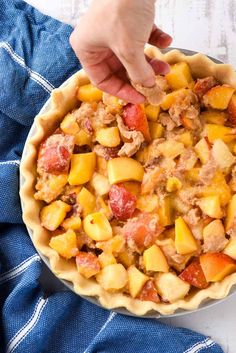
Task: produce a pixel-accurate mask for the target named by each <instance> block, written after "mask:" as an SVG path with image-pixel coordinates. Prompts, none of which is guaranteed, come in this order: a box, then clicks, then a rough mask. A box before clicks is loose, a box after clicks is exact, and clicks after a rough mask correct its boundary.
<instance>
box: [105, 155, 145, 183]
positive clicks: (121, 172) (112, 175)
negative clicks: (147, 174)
mask: <svg viewBox="0 0 236 353" xmlns="http://www.w3.org/2000/svg"><path fill="white" fill-rule="evenodd" d="M107 172H108V179H109V183H110V184H117V183H121V182H123V181H131V180H134V181H139V182H140V181H142V180H143V175H144V169H143V166H142V165H141V164H140V163H139V162H137V161H136V160H135V159H133V158H129V157H118V158H113V159H110V160H109V161H108V164H107Z"/></svg>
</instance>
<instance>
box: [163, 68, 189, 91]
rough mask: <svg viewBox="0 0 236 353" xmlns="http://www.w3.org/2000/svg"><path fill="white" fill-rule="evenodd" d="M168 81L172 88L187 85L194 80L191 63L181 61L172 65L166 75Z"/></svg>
mask: <svg viewBox="0 0 236 353" xmlns="http://www.w3.org/2000/svg"><path fill="white" fill-rule="evenodd" d="M166 79H167V82H168V84H169V86H170V87H171V89H172V90H176V89H180V88H183V87H187V86H188V84H189V83H190V82H192V81H193V78H192V75H191V71H190V68H189V65H188V64H187V63H186V62H179V63H176V64H174V65H171V68H170V72H169V73H168V74H167V75H166Z"/></svg>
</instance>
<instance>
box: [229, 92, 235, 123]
mask: <svg viewBox="0 0 236 353" xmlns="http://www.w3.org/2000/svg"><path fill="white" fill-rule="evenodd" d="M227 111H228V115H229V122H230V124H231V125H232V126H236V93H234V94H233V96H232V98H231V100H230V102H229V105H228V110H227Z"/></svg>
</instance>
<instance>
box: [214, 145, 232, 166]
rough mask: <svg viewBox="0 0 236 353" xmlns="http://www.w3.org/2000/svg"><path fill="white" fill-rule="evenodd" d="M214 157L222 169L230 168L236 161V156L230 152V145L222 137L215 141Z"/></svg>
mask: <svg viewBox="0 0 236 353" xmlns="http://www.w3.org/2000/svg"><path fill="white" fill-rule="evenodd" d="M212 157H213V158H214V160H215V161H216V163H217V165H218V167H220V169H228V168H230V167H231V166H232V164H233V163H235V157H234V156H233V155H232V153H231V152H230V150H229V148H228V146H227V145H226V144H225V143H224V142H223V141H222V140H220V139H218V140H215V141H214V144H213V146H212Z"/></svg>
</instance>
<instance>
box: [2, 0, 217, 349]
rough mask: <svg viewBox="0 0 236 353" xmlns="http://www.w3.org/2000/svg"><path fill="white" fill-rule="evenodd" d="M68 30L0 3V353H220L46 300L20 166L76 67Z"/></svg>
mask: <svg viewBox="0 0 236 353" xmlns="http://www.w3.org/2000/svg"><path fill="white" fill-rule="evenodd" d="M71 30H72V29H71V27H69V26H67V25H64V24H62V23H60V22H58V21H56V20H54V19H52V18H49V17H47V16H44V15H42V14H41V13H40V12H38V11H37V10H35V9H34V8H33V7H31V6H29V5H27V4H26V3H25V2H23V1H22V0H1V2H0V82H1V88H0V209H1V212H0V306H1V308H0V310H1V329H0V351H1V352H4V353H5V352H7V353H10V352H15V353H17V352H20V353H23V352H24V353H28V352H30V353H44V352H50V353H54V352H55V353H60V352H61V353H67V352H68V353H74V352H76V353H78V352H84V353H85V352H86V353H92V352H94V353H95V352H97V353H98V352H101V353H112V352H114V353H115V352H116V353H120V352H122V353H124V352H125V353H129V352H130V353H132V352H142V353H144V352H148V353H149V352H150V353H152V352H158V353H172V352H173V353H183V352H185V353H187V352H188V353H197V352H202V353H203V352H215V353H220V352H221V353H222V350H221V348H220V347H219V346H218V345H217V344H216V343H215V342H213V341H212V340H211V339H210V338H209V337H205V336H203V335H200V334H198V333H194V332H192V331H190V330H187V329H183V328H173V327H170V326H167V325H164V324H162V323H160V322H159V321H158V320H150V319H141V318H140V319H139V318H132V317H128V316H127V317H126V316H122V315H120V314H116V313H114V312H109V311H107V310H104V309H101V308H100V307H97V306H95V305H93V304H91V303H89V302H88V301H86V300H84V299H82V298H80V297H79V296H77V295H76V294H74V293H73V292H71V291H69V290H68V289H66V288H64V287H62V288H61V290H60V291H54V292H52V293H50V294H48V293H47V294H48V295H45V292H44V291H43V289H42V286H41V280H40V275H41V269H42V263H41V259H40V257H39V255H38V254H37V252H36V250H35V249H34V247H33V245H32V243H31V240H30V238H29V236H28V234H27V230H26V228H25V226H24V225H23V222H22V218H21V208H20V201H19V197H18V191H19V183H18V178H19V175H18V173H19V163H20V158H21V154H22V149H23V145H24V141H25V139H26V136H27V134H28V131H29V128H30V126H31V124H32V123H33V119H34V116H35V115H36V114H37V112H38V111H39V110H40V108H41V107H42V105H43V104H44V103H45V101H46V100H47V99H48V98H49V96H50V92H51V91H52V89H53V88H54V87H58V86H59V85H60V84H61V83H62V82H63V81H65V80H66V79H67V78H68V77H69V76H71V75H72V74H73V73H75V72H76V71H77V70H78V69H79V68H80V64H79V62H78V60H77V59H76V57H75V55H74V53H73V51H72V50H71V48H70V46H69V43H68V37H69V35H70V33H71Z"/></svg>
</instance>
